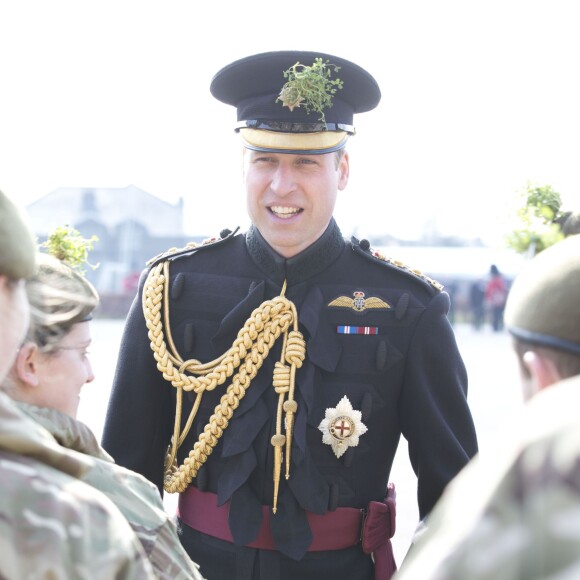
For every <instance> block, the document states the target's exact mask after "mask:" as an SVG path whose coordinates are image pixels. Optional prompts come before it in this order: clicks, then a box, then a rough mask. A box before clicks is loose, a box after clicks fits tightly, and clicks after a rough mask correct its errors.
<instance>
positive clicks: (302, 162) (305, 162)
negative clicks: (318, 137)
mask: <svg viewBox="0 0 580 580" xmlns="http://www.w3.org/2000/svg"><path fill="white" fill-rule="evenodd" d="M297 163H298V164H299V165H316V161H314V159H307V158H305V159H298V162H297Z"/></svg>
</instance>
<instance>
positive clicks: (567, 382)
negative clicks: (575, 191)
mask: <svg viewBox="0 0 580 580" xmlns="http://www.w3.org/2000/svg"><path fill="white" fill-rule="evenodd" d="M579 288H580V235H572V236H570V237H568V238H565V239H564V240H562V241H560V242H557V243H556V244H555V245H553V246H550V247H548V248H547V249H545V250H543V251H542V252H541V253H540V254H538V255H537V256H536V257H534V258H533V259H532V260H531V262H530V263H528V264H527V266H526V267H524V269H523V270H522V271H521V272H520V274H519V275H518V276H517V277H516V279H515V281H514V284H513V286H512V288H511V290H510V293H509V296H508V300H507V305H506V311H505V320H506V328H507V329H508V331H509V332H510V334H511V335H512V336H513V345H514V351H515V353H516V355H517V361H518V364H519V368H520V370H521V384H522V391H523V397H524V399H525V401H526V404H525V405H524V408H523V412H522V415H521V416H520V417H518V418H517V419H516V420H514V421H510V424H509V426H508V432H507V433H505V434H504V436H503V437H501V446H500V447H499V448H498V449H496V450H495V451H493V452H491V453H490V452H488V453H487V454H486V455H485V456H483V455H481V456H478V457H477V458H476V459H474V460H473V461H472V462H471V463H470V464H469V466H468V467H466V468H465V469H464V470H463V471H462V472H461V473H460V474H459V475H458V476H457V478H456V479H455V480H454V481H453V482H452V483H451V484H450V485H449V487H448V488H447V490H446V491H445V493H444V495H443V497H442V498H441V500H440V502H439V503H438V504H437V505H436V507H435V509H434V510H433V512H432V514H431V518H430V522H431V524H430V526H429V528H428V530H427V531H426V532H425V533H424V534H423V535H422V536H421V537H420V538H419V539H418V540H417V542H416V544H415V546H414V547H413V548H412V550H411V551H410V553H409V556H408V558H407V559H406V560H405V562H404V564H403V566H402V568H401V570H400V571H399V573H398V574H397V575H396V579H397V580H439V579H445V580H453V579H457V580H459V579H461V580H463V579H467V578H468V579H469V580H488V579H489V580H516V579H518V580H520V579H521V580H532V579H534V578H538V579H540V578H542V579H544V578H554V579H555V578H561V579H564V578H570V579H572V578H580V528H579V522H580V421H579V420H578V409H579V408H580V293H579V291H578V289H579Z"/></svg>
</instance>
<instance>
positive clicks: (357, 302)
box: [328, 290, 391, 312]
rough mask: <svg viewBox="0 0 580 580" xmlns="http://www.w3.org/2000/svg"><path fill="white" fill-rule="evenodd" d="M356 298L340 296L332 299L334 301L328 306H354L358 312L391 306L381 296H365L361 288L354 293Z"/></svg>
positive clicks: (353, 308)
mask: <svg viewBox="0 0 580 580" xmlns="http://www.w3.org/2000/svg"><path fill="white" fill-rule="evenodd" d="M352 295H353V296H354V298H349V297H348V296H339V297H338V298H335V299H334V300H332V302H329V303H328V306H332V307H334V308H352V310H355V311H356V312H363V311H364V310H367V309H369V308H373V309H379V310H388V309H389V308H391V305H390V304H388V303H387V302H385V301H384V300H382V299H381V298H377V297H376V296H369V298H365V293H364V292H362V291H361V290H356V291H355V292H353V293H352Z"/></svg>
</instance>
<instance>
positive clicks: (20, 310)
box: [0, 275, 30, 381]
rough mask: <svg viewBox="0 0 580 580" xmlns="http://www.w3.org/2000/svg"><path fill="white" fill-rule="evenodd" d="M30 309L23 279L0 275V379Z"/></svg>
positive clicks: (23, 333)
mask: <svg viewBox="0 0 580 580" xmlns="http://www.w3.org/2000/svg"><path fill="white" fill-rule="evenodd" d="M29 317H30V310H29V306H28V299H27V295H26V288H25V285H24V281H23V280H19V281H17V282H15V281H13V280H9V279H8V278H6V276H1V275H0V320H1V321H2V322H1V323H0V381H3V380H4V378H5V377H6V373H7V372H8V370H9V369H10V367H11V366H12V363H13V362H14V359H15V358H16V354H17V352H18V349H19V348H20V345H21V344H22V341H23V340H24V337H25V336H26V331H27V330H28V323H29Z"/></svg>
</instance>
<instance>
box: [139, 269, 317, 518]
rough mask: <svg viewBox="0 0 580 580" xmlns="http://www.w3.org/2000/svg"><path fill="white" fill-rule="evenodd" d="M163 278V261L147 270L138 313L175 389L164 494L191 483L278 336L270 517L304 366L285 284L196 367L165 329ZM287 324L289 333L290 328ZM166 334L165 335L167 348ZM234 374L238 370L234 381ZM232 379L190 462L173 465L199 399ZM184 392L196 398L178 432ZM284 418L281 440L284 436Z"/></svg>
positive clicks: (301, 344) (303, 352)
mask: <svg viewBox="0 0 580 580" xmlns="http://www.w3.org/2000/svg"><path fill="white" fill-rule="evenodd" d="M168 280H169V262H168V261H164V262H161V263H159V264H157V265H156V266H155V267H154V268H152V269H151V271H150V272H149V276H148V277H147V280H146V281H145V286H144V289H143V313H144V315H145V321H146V324H147V328H148V336H149V340H150V341H151V342H150V344H151V349H152V350H153V356H154V357H155V360H156V361H157V368H158V369H159V371H160V372H161V373H162V375H163V378H164V379H165V380H166V381H168V382H170V383H171V384H172V385H173V386H174V387H175V388H176V389H177V405H176V413H175V425H174V432H173V437H172V442H171V446H170V451H169V452H168V457H167V459H166V463H165V478H164V489H165V491H167V492H169V493H176V492H182V491H184V490H185V489H186V488H187V486H188V485H189V484H190V483H191V481H192V479H193V478H194V477H196V475H197V472H198V471H199V469H200V467H201V466H202V465H203V464H204V463H205V461H206V460H207V458H208V456H209V455H210V454H211V452H212V450H213V448H214V447H215V446H216V445H217V443H218V440H219V438H220V437H221V436H222V434H223V432H224V430H225V429H226V428H227V426H228V423H229V421H230V419H231V418H232V416H233V413H234V411H235V410H236V409H237V407H238V406H239V404H240V400H241V399H242V398H243V397H244V395H245V394H246V390H247V389H248V388H249V386H250V383H251V381H252V379H253V378H254V377H255V376H256V375H257V373H258V371H259V370H260V368H261V366H262V363H263V362H264V360H265V359H266V357H267V356H268V354H269V353H270V350H271V348H272V347H273V346H274V344H275V342H276V340H277V339H278V338H279V337H280V336H281V335H282V336H283V345H282V354H281V357H280V362H277V363H276V365H275V368H274V378H273V386H274V389H275V391H276V393H277V394H278V412H277V416H276V434H275V435H274V436H273V437H272V445H273V446H274V505H273V508H272V509H273V512H274V513H276V504H277V497H278V488H279V482H280V471H281V466H282V458H283V453H282V448H283V447H284V446H285V447H286V479H288V478H289V476H290V448H291V444H292V430H293V426H294V414H295V413H296V411H297V409H298V406H297V403H296V401H295V400H294V383H295V375H296V369H297V368H300V367H301V366H302V362H303V361H304V358H305V356H306V345H305V342H304V338H303V336H302V334H301V333H300V331H299V330H298V315H297V312H296V307H295V306H294V304H293V303H292V302H291V301H290V300H288V299H287V298H286V297H285V296H284V293H285V290H286V283H284V287H283V288H282V292H281V294H280V296H277V297H276V298H273V299H272V300H266V301H264V302H263V303H262V304H261V305H260V306H259V307H258V308H256V309H255V310H254V311H253V312H252V314H251V316H250V317H249V318H248V320H247V321H246V323H245V324H244V327H243V328H242V329H241V330H240V331H239V332H238V335H237V338H236V339H235V341H234V343H233V344H232V346H231V347H230V348H229V349H228V350H227V351H226V352H225V353H224V354H223V355H222V356H221V357H219V358H217V359H215V360H214V361H212V362H209V363H205V364H202V363H200V362H199V361H197V360H187V361H184V360H183V359H182V358H181V357H180V355H179V353H178V352H177V349H176V348H175V345H174V343H173V339H172V337H171V329H170V326H169V300H168V286H169V284H168ZM162 309H163V310H162ZM164 326H165V331H164ZM291 326H292V329H291V330H289V329H290V327H291ZM165 336H167V342H168V343H169V347H168V345H167V343H166V340H165ZM236 369H239V370H238V371H237V373H236V374H235V375H234V372H235V371H236ZM232 375H234V376H233V378H232V380H231V383H230V385H229V386H228V387H227V389H226V392H225V394H224V395H223V396H222V397H221V399H220V403H219V404H218V405H217V406H216V407H215V409H214V413H213V415H212V416H211V417H210V419H209V422H208V424H207V425H206V426H205V428H204V430H203V432H202V433H201V434H200V435H199V438H198V440H197V441H196V442H195V444H194V446H193V449H192V450H191V451H190V452H189V456H188V457H187V458H186V459H185V460H184V462H183V464H182V465H180V466H179V467H178V466H177V461H176V455H177V450H178V449H179V447H180V446H181V444H182V443H183V441H184V439H185V437H186V436H187V434H188V432H189V430H190V428H191V425H192V424H193V421H194V419H195V415H196V413H197V410H198V408H199V405H200V403H201V397H202V395H203V393H204V392H205V391H211V390H213V389H215V388H216V387H217V386H219V385H222V384H223V383H225V382H226V380H227V379H229V378H230V377H232ZM183 391H193V392H195V393H196V395H197V396H196V400H195V404H194V406H193V409H192V411H191V413H190V416H189V418H188V420H187V423H186V425H185V426H184V428H183V430H181V411H182V400H183ZM284 414H285V431H286V434H285V435H284V434H283V433H282V419H283V417H284Z"/></svg>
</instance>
